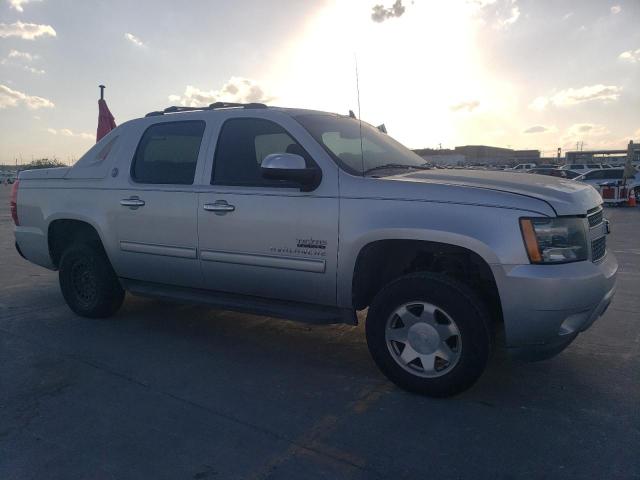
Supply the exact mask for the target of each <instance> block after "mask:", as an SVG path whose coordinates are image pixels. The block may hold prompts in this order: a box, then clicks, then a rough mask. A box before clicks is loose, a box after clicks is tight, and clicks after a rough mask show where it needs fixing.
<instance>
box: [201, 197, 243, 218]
mask: <svg viewBox="0 0 640 480" xmlns="http://www.w3.org/2000/svg"><path fill="white" fill-rule="evenodd" d="M202 208H204V209H205V210H206V211H207V212H214V213H215V214H216V215H226V214H227V213H229V212H233V211H234V210H235V209H236V207H235V206H234V205H229V204H228V203H227V202H226V200H216V201H215V202H213V203H205V204H204V205H203V206H202Z"/></svg>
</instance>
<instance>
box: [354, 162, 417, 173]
mask: <svg viewBox="0 0 640 480" xmlns="http://www.w3.org/2000/svg"><path fill="white" fill-rule="evenodd" d="M393 168H402V169H406V170H411V169H415V170H429V169H430V167H429V165H428V164H424V165H406V164H404V163H385V164H384V165H378V166H376V167H371V168H367V169H366V170H365V171H364V175H367V174H369V173H371V172H375V171H376V170H387V169H393Z"/></svg>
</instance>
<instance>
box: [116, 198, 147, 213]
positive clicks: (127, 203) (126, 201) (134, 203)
mask: <svg viewBox="0 0 640 480" xmlns="http://www.w3.org/2000/svg"><path fill="white" fill-rule="evenodd" d="M120 205H122V206H123V207H129V208H130V209H131V210H135V209H136V208H139V207H144V206H145V203H144V200H140V198H139V197H136V196H133V197H129V198H123V199H122V200H120Z"/></svg>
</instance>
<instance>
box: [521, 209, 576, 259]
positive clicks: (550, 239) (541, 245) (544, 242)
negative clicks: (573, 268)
mask: <svg viewBox="0 0 640 480" xmlns="http://www.w3.org/2000/svg"><path fill="white" fill-rule="evenodd" d="M520 228H521V229H522V237H523V238H524V245H525V247H526V249H527V254H528V255H529V260H531V263H567V262H579V261H581V260H586V259H587V236H586V233H585V228H584V220H583V219H582V218H576V217H571V218H521V219H520Z"/></svg>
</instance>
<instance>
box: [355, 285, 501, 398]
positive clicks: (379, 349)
mask: <svg viewBox="0 0 640 480" xmlns="http://www.w3.org/2000/svg"><path fill="white" fill-rule="evenodd" d="M490 332H491V329H490V324H489V320H488V315H487V313H486V310H485V307H484V304H483V303H482V302H481V301H479V300H478V299H477V298H476V297H475V295H474V294H473V292H472V291H471V290H470V289H469V288H467V287H466V286H465V285H462V284H460V283H458V282H456V281H454V280H451V279H449V278H448V277H445V276H442V275H437V274H431V273H415V274H410V275H406V276H404V277H401V278H398V279H397V280H395V281H393V282H392V283H390V284H389V285H387V286H386V287H385V288H383V289H382V291H380V292H379V293H378V295H377V296H376V297H375V299H374V300H373V302H372V305H371V307H370V308H369V313H368V315H367V323H366V333H367V344H368V346H369V351H370V352H371V355H372V356H373V359H374V361H375V362H376V364H377V365H378V367H379V368H380V370H381V371H382V372H383V373H384V374H385V375H386V376H387V378H389V380H391V381H392V382H394V383H395V384H396V385H398V386H400V387H401V388H403V389H405V390H409V391H411V392H417V393H421V394H425V395H429V396H432V397H448V396H452V395H455V394H457V393H460V392H462V391H464V390H466V389H468V388H469V387H471V386H472V385H473V384H474V383H475V382H476V380H477V379H478V378H479V377H480V375H481V374H482V372H483V371H484V369H485V366H486V364H487V360H488V358H489V353H490V351H491V333H490Z"/></svg>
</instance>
